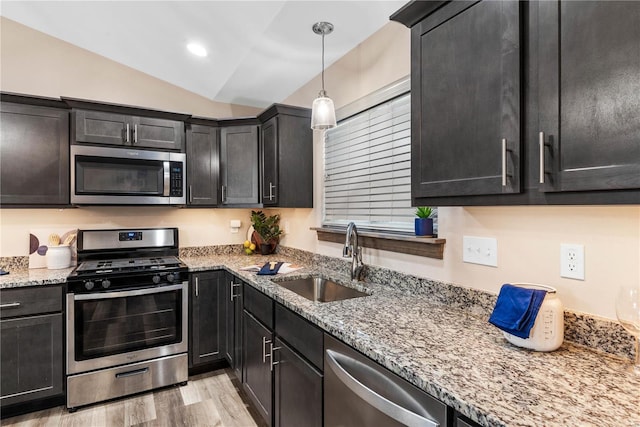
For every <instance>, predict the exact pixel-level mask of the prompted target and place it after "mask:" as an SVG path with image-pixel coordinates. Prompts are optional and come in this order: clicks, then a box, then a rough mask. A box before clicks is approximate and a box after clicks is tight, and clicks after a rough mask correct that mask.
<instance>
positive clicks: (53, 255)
mask: <svg viewBox="0 0 640 427" xmlns="http://www.w3.org/2000/svg"><path fill="white" fill-rule="evenodd" d="M46 258H47V268H48V269H49V270H58V269H61V268H67V267H70V266H71V247H70V246H64V245H61V246H49V248H48V249H47V256H46Z"/></svg>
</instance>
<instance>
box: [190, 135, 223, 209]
mask: <svg viewBox="0 0 640 427" xmlns="http://www.w3.org/2000/svg"><path fill="white" fill-rule="evenodd" d="M219 167H220V155H219V150H218V129H217V128H215V127H211V126H201V125H191V128H190V129H188V130H187V185H188V187H187V189H188V190H187V191H188V194H187V203H188V204H189V205H193V206H215V205H217V204H218V175H219V173H220V170H219Z"/></svg>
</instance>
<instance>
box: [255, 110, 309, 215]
mask: <svg viewBox="0 0 640 427" xmlns="http://www.w3.org/2000/svg"><path fill="white" fill-rule="evenodd" d="M260 134H261V135H262V137H261V138H260V141H261V144H262V150H261V152H262V203H263V204H264V205H265V206H276V205H277V204H278V117H273V118H271V119H269V120H267V122H266V123H265V124H263V125H262V127H261V131H260ZM298 166H300V165H298Z"/></svg>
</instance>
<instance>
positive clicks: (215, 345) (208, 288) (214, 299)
mask: <svg viewBox="0 0 640 427" xmlns="http://www.w3.org/2000/svg"><path fill="white" fill-rule="evenodd" d="M225 278H226V274H225V272H224V271H222V270H221V271H207V272H202V273H194V274H192V275H191V283H190V286H191V290H190V298H189V306H190V319H191V321H190V325H189V326H190V327H189V331H190V333H189V335H190V337H189V347H190V348H189V350H190V351H189V367H190V368H193V367H197V366H198V365H204V364H207V363H211V362H217V361H220V360H223V359H224V355H225V348H224V347H225V331H226V317H225V315H224V307H225V299H224V293H225V292H224V290H225V287H224V286H225V284H226V283H225V282H226V280H225Z"/></svg>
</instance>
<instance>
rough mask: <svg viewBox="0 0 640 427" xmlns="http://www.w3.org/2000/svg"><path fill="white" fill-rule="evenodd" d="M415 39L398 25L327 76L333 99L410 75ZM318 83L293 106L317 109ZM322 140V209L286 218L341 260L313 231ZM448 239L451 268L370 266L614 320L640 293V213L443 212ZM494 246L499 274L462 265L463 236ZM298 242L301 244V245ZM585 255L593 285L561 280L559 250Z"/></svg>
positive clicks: (384, 260) (414, 262)
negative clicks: (571, 246) (521, 286)
mask: <svg viewBox="0 0 640 427" xmlns="http://www.w3.org/2000/svg"><path fill="white" fill-rule="evenodd" d="M409 45H410V42H409V30H408V29H406V28H405V27H403V26H401V25H400V24H397V23H393V22H391V23H389V24H387V25H386V26H385V27H384V28H383V29H382V30H380V31H379V32H377V33H376V34H374V35H373V36H372V37H371V38H369V39H368V40H366V41H365V42H364V43H362V44H361V45H360V46H358V47H357V48H356V49H354V50H352V51H351V52H349V53H348V54H347V55H346V56H344V57H343V58H341V59H340V60H339V61H338V62H336V63H335V64H333V65H332V66H331V67H330V68H329V69H327V71H326V73H325V78H326V89H327V91H328V93H329V96H331V97H332V98H333V100H334V102H335V103H336V107H338V108H339V107H341V106H343V105H345V104H348V103H350V102H352V101H354V100H356V99H358V98H361V97H363V96H365V95H367V94H368V93H370V92H372V91H375V90H376V89H379V88H381V87H383V86H385V85H387V84H389V83H391V82H393V81H395V80H398V79H400V78H402V77H404V76H406V75H408V74H409V72H410V68H409V67H410V60H409ZM319 87H320V81H319V79H318V78H316V79H314V80H312V81H311V82H309V83H308V84H306V85H305V86H304V87H302V88H300V89H299V90H298V91H296V92H295V93H293V94H292V95H290V96H289V97H288V98H287V99H286V100H285V101H284V102H285V103H291V104H296V105H304V106H309V105H310V104H311V102H312V101H313V98H314V97H315V96H316V95H317V91H318V89H319ZM321 139H322V135H321V133H318V134H316V135H315V141H314V150H315V153H314V154H315V165H314V167H315V170H316V171H318V173H316V176H315V183H314V185H315V194H316V197H315V206H316V209H314V211H313V213H312V214H309V213H308V212H289V211H284V212H283V218H285V219H287V220H289V221H290V223H291V224H292V225H291V227H290V228H291V229H292V230H295V233H293V232H292V233H291V235H290V236H289V245H290V246H294V247H298V248H301V249H307V250H310V251H316V252H319V253H323V254H326V255H331V256H340V254H341V252H342V251H341V248H340V245H338V244H334V243H327V242H318V241H317V240H316V237H315V233H314V232H311V231H307V230H308V228H309V227H312V226H318V225H320V223H321V215H322V214H321V211H322V206H321V204H322V198H321V194H322V182H321V177H322V175H323V174H322V170H323V165H322V158H323V155H322V141H321ZM439 234H440V237H444V238H445V239H447V243H446V246H445V253H444V260H434V259H429V258H422V257H417V256H412V255H405V254H398V253H393V252H385V251H379V250H373V249H368V248H365V249H364V250H363V255H364V262H365V263H369V264H373V265H378V266H383V267H388V268H390V269H394V270H399V271H404V272H408V273H412V274H415V275H417V276H422V277H429V278H433V279H439V280H444V281H448V282H453V283H457V284H460V285H463V286H467V287H473V288H478V289H484V290H488V291H491V292H494V293H497V292H498V290H499V289H500V286H501V285H502V284H503V283H506V282H535V283H544V284H548V285H552V286H554V287H556V288H558V291H559V295H560V298H561V300H562V302H563V303H564V305H565V306H566V307H568V308H571V309H573V310H578V311H583V312H587V313H591V314H595V315H600V316H603V317H608V318H612V319H613V318H615V311H614V303H613V301H614V295H615V293H616V291H617V289H618V288H619V287H620V286H621V285H623V284H636V285H638V284H640V207H639V206H637V205H636V206H576V207H568V206H560V207H547V206H525V207H469V208H460V207H448V208H441V209H440V210H439ZM463 235H469V236H482V237H495V238H496V239H497V241H498V267H497V268H495V267H486V266H480V265H475V264H467V263H463V262H462V236H463ZM294 236H295V237H294ZM561 243H575V244H582V245H584V247H585V264H586V268H585V280H584V281H578V280H571V279H565V278H561V277H560V244H561Z"/></svg>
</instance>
